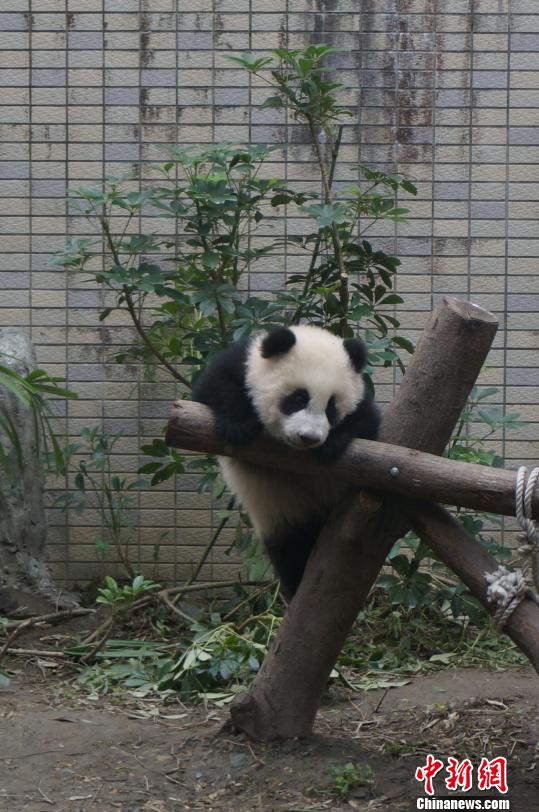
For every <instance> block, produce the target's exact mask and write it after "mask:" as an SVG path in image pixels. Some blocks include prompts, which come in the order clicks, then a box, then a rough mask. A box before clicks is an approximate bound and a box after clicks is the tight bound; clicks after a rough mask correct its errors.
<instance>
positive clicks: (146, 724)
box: [0, 660, 539, 812]
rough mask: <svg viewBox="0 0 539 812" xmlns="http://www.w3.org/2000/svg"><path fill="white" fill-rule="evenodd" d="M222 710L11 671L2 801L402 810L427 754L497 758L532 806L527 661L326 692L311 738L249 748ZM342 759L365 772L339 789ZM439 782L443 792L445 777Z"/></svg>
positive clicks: (0, 725)
mask: <svg viewBox="0 0 539 812" xmlns="http://www.w3.org/2000/svg"><path fill="white" fill-rule="evenodd" d="M18 662H19V665H20V660H19V661H18ZM227 716H228V711H227V710H226V708H223V709H221V708H215V707H211V706H207V707H204V706H200V705H199V706H193V707H191V706H184V705H181V704H180V703H177V702H175V703H173V704H167V705H165V704H164V703H163V702H162V701H157V700H140V699H135V698H131V697H129V696H126V697H125V698H124V697H122V698H121V699H119V698H118V697H114V698H107V697H105V698H104V699H101V700H99V701H97V702H96V701H91V700H90V699H88V697H87V696H86V695H84V694H81V693H79V692H76V691H73V689H72V688H71V687H70V686H69V684H68V683H67V684H66V683H65V682H59V681H58V680H51V678H50V676H49V675H48V673H46V674H45V676H44V677H43V680H40V679H38V678H36V676H35V673H33V671H32V675H30V672H28V673H27V674H26V676H25V675H24V673H21V674H20V676H19V677H18V678H16V679H15V680H14V681H13V682H12V684H11V686H10V687H9V688H4V689H1V690H0V809H1V810H2V812H22V810H25V812H47V810H70V812H94V810H99V812H101V811H102V812H108V810H122V812H164V811H165V810H234V812H252V811H253V810H263V811H264V812H271V811H272V810H276V811H277V810H278V811H279V812H281V810H282V811H284V810H287V812H307V810H310V811H312V812H315V811H316V810H343V809H361V810H366V809H372V810H376V809H391V810H412V809H415V801H414V799H415V797H416V796H417V795H418V794H422V791H421V786H420V785H419V784H418V782H417V781H415V779H414V774H415V770H416V767H418V766H419V765H421V764H423V762H424V760H425V757H426V755H427V753H433V754H435V755H436V756H437V757H439V758H441V759H445V760H446V759H447V757H448V756H451V755H452V756H455V757H458V758H459V759H460V758H464V757H469V758H470V759H471V760H472V762H474V764H476V765H477V764H478V763H479V761H480V759H481V757H482V756H488V757H489V758H493V757H494V756H499V755H506V756H507V757H508V759H509V770H508V781H509V795H508V796H507V797H509V798H510V799H511V801H512V810H513V812H533V810H537V809H539V770H538V769H537V766H536V761H538V762H539V745H538V742H539V691H538V681H537V675H536V674H535V673H534V672H532V671H531V669H530V670H527V669H526V670H521V671H506V672H499V673H495V672H486V671H472V670H460V671H459V670H454V671H445V672H440V673H438V674H435V675H432V676H429V677H417V678H415V679H413V680H412V681H411V682H410V683H409V684H407V685H404V686H401V687H398V688H391V689H386V690H385V691H383V690H377V691H371V692H368V693H363V694H352V693H350V692H347V691H345V690H344V689H340V688H332V690H331V692H330V694H329V695H328V697H327V698H326V701H325V703H324V705H323V708H322V710H321V712H320V714H319V717H318V721H317V725H316V731H315V735H314V736H313V738H312V739H310V740H308V741H292V742H286V743H281V744H272V745H261V744H258V743H252V742H249V741H247V740H246V739H245V737H243V736H241V735H235V734H234V733H231V732H225V731H223V730H222V728H223V723H224V722H225V721H226V719H227ZM348 762H353V763H354V764H355V765H359V766H358V769H361V765H365V764H368V765H370V767H371V768H372V770H373V771H374V781H373V783H372V784H371V785H369V786H364V787H359V788H357V789H355V790H352V791H351V792H350V793H349V795H348V796H347V797H346V798H341V797H340V796H339V795H338V794H337V791H336V788H335V779H334V778H333V777H332V776H331V775H330V774H329V773H328V767H331V766H336V767H342V766H344V765H345V764H346V763H348ZM440 781H441V785H440V783H439V782H440ZM435 789H436V790H437V791H438V793H439V794H442V795H447V791H445V788H444V787H443V778H440V777H438V778H436V779H435ZM442 789H444V791H443V792H442ZM487 794H490V795H496V796H497V797H500V796H498V795H497V791H495V790H494V791H491V792H490V793H487Z"/></svg>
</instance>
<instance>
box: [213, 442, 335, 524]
mask: <svg viewBox="0 0 539 812" xmlns="http://www.w3.org/2000/svg"><path fill="white" fill-rule="evenodd" d="M219 464H220V466H221V470H222V472H223V476H224V478H225V481H226V483H227V485H228V487H229V488H230V490H231V492H232V493H234V494H235V495H236V496H237V497H238V499H239V500H240V502H241V505H242V507H243V508H244V509H245V510H246V511H247V513H248V514H249V517H250V519H251V522H252V523H253V527H254V529H255V532H256V534H257V535H258V537H259V538H267V537H269V536H271V535H272V534H273V533H274V532H275V531H276V530H278V529H279V526H280V525H283V524H300V523H301V522H303V521H305V520H306V519H316V518H317V516H318V515H320V516H323V515H325V513H327V511H328V509H330V508H331V507H333V506H334V505H336V504H337V502H338V501H339V499H340V498H342V497H344V495H345V494H346V493H347V487H346V485H345V484H344V483H343V482H342V481H337V480H336V479H335V478H334V477H331V476H328V475H327V473H326V472H325V471H324V472H322V473H321V474H320V476H311V477H309V478H301V477H300V476H299V475H298V474H292V473H290V472H288V471H276V470H272V469H270V468H264V467H262V466H260V465H255V464H253V463H248V462H240V460H236V459H233V458H232V457H219Z"/></svg>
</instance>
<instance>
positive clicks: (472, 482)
mask: <svg viewBox="0 0 539 812" xmlns="http://www.w3.org/2000/svg"><path fill="white" fill-rule="evenodd" d="M166 443H167V445H169V446H170V447H172V448H181V449H185V450H190V451H201V452H205V453H211V454H222V455H224V456H232V457H237V458H238V459H243V460H248V461H249V462H254V463H263V464H264V465H268V466H270V467H272V468H277V469H285V470H288V471H293V472H295V473H298V474H305V475H307V474H308V473H309V472H312V471H313V469H315V468H316V467H318V468H320V467H322V468H323V469H324V470H326V471H327V473H328V476H331V477H339V478H341V479H343V485H344V482H346V483H348V485H357V486H358V487H364V488H365V487H368V488H374V489H380V490H384V491H390V492H391V493H395V494H399V495H401V496H408V497H412V498H414V499H421V500H428V501H432V502H442V503H443V504H446V505H456V506H458V507H464V508H470V509H472V510H480V511H486V512H490V513H497V514H500V515H503V516H514V515H515V484H516V472H515V471H506V470H502V469H500V468H490V467H488V466H486V465H474V464H471V463H467V462H457V461H455V460H449V459H446V458H444V457H438V456H435V455H433V454H427V453H425V452H423V451H415V450H413V449H410V448H404V447H403V446H399V445H390V444H389V443H378V442H374V441H372V440H355V441H354V442H353V443H352V444H351V446H350V447H349V448H348V450H347V451H346V452H345V454H343V456H342V457H341V458H340V459H339V460H337V461H336V462H334V463H331V464H321V463H318V462H317V461H316V459H315V457H314V456H313V455H312V454H311V453H309V452H298V451H294V450H292V449H290V448H288V447H286V446H285V445H282V444H280V443H277V442H276V441H275V440H272V439H271V438H266V437H263V438H261V439H260V440H257V441H256V442H255V443H253V444H252V445H249V446H246V447H239V446H231V445H230V444H227V443H226V442H224V441H223V440H221V439H220V438H219V437H217V435H216V434H215V427H214V420H213V415H212V413H211V411H210V410H209V409H208V408H207V407H206V406H203V405H202V404H200V403H191V402H189V401H185V400H181V401H177V402H176V403H175V404H174V406H173V409H172V417H171V420H170V423H169V426H168V430H167V434H166ZM532 508H533V516H534V518H537V519H539V487H538V488H536V490H535V493H534V496H533V500H532Z"/></svg>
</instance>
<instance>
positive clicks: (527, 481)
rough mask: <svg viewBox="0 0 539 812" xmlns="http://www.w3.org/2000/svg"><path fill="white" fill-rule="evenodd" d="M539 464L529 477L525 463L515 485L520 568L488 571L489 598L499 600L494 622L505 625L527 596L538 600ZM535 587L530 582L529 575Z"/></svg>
mask: <svg viewBox="0 0 539 812" xmlns="http://www.w3.org/2000/svg"><path fill="white" fill-rule="evenodd" d="M538 479H539V468H534V469H533V470H532V472H531V474H530V476H529V477H528V469H527V468H526V467H525V466H524V465H523V466H521V467H520V468H519V469H518V473H517V482H516V486H515V506H516V516H517V520H518V523H519V525H520V527H521V528H522V532H521V533H519V534H518V537H517V538H518V540H519V541H520V542H523V543H522V544H521V545H520V547H519V548H518V552H519V554H520V559H521V564H522V567H521V569H517V570H515V571H514V572H511V571H510V570H508V569H507V568H506V567H504V566H502V565H500V566H499V567H498V569H496V570H495V571H494V572H486V573H485V580H486V582H487V584H488V587H487V600H488V601H489V602H490V603H494V604H496V611H495V613H494V624H495V626H496V628H497V629H500V630H501V629H502V628H503V626H504V625H505V624H506V623H507V621H508V620H509V618H510V617H511V615H512V614H513V612H514V611H515V609H516V608H517V606H518V605H519V604H520V603H521V602H522V601H523V600H524V598H526V597H528V598H531V599H532V600H534V601H535V602H536V603H538V604H539V595H538V594H537V592H539V530H538V529H537V525H536V524H535V522H534V521H533V518H532V498H533V491H534V488H535V485H536V483H537V480H538ZM530 575H531V579H532V582H533V584H534V587H535V590H537V591H535V590H534V589H532V588H531V587H530V586H529V585H528V579H529V578H530Z"/></svg>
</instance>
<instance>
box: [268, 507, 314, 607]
mask: <svg viewBox="0 0 539 812" xmlns="http://www.w3.org/2000/svg"><path fill="white" fill-rule="evenodd" d="M323 524H324V522H323V521H322V519H317V520H313V521H310V522H306V523H305V524H302V525H294V526H293V527H290V526H288V525H287V526H285V527H283V528H282V529H281V530H280V531H279V532H277V533H275V535H273V536H271V537H270V538H269V539H264V546H265V548H266V552H267V554H268V557H269V559H270V561H271V563H272V564H273V568H274V570H275V572H276V573H277V575H278V576H279V580H280V582H281V588H282V590H283V593H284V595H285V597H286V598H287V599H288V600H290V598H292V597H293V595H294V594H295V592H296V590H297V588H298V586H299V585H300V582H301V579H302V578H303V573H304V572H305V567H306V566H307V561H308V559H309V556H310V554H311V551H312V549H313V547H314V545H315V544H316V540H317V538H318V536H319V535H320V531H321V530H322V527H323Z"/></svg>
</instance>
